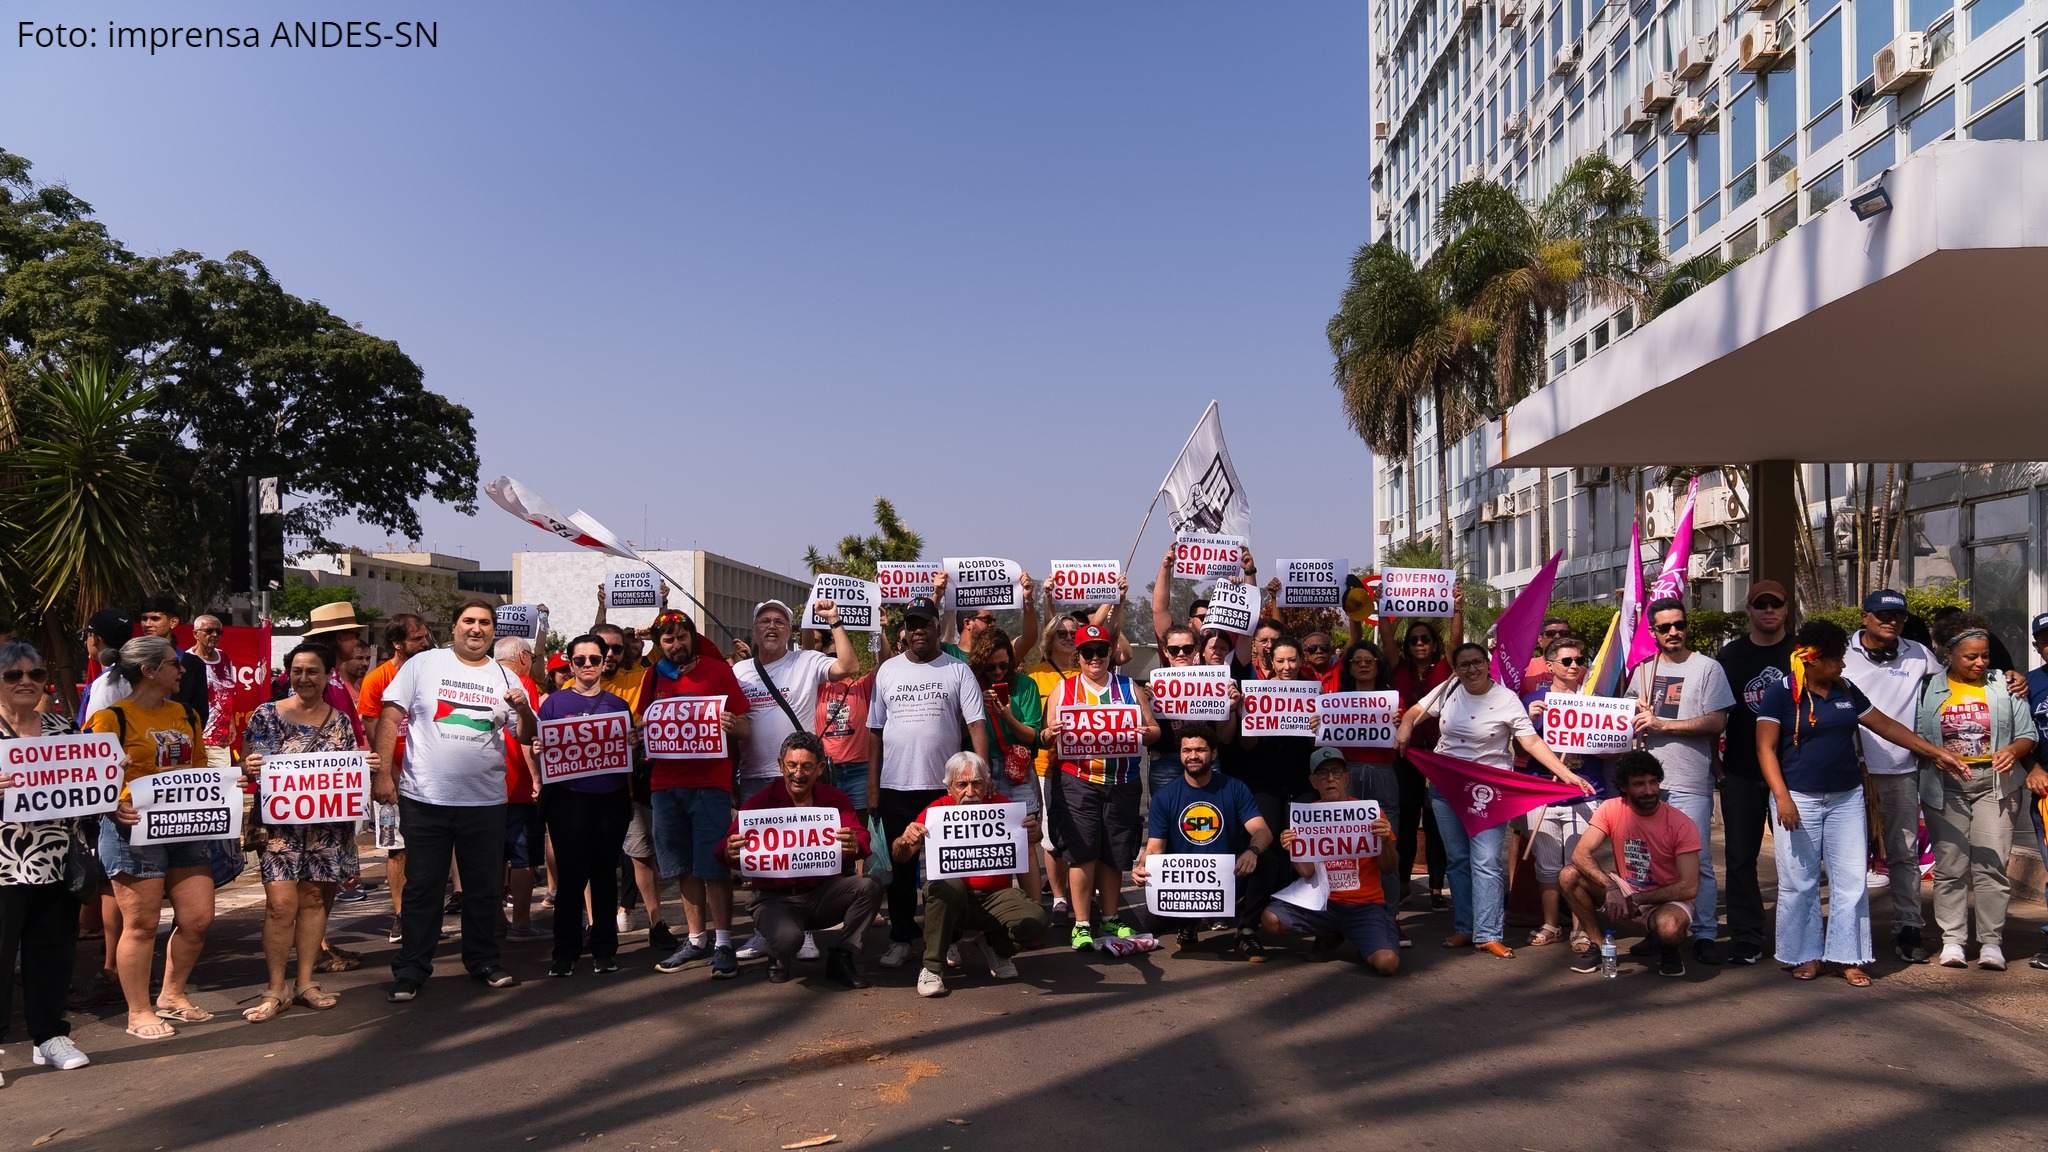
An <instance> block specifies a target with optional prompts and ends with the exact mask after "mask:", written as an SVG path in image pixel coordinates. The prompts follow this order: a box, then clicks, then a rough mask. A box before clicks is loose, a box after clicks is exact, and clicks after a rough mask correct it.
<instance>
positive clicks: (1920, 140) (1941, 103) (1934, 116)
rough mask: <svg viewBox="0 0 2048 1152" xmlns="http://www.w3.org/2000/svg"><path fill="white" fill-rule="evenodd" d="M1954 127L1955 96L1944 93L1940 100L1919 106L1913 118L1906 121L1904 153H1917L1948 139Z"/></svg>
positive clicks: (1951, 93) (1950, 93)
mask: <svg viewBox="0 0 2048 1152" xmlns="http://www.w3.org/2000/svg"><path fill="white" fill-rule="evenodd" d="M1955 126H1956V94H1955V93H1954V92H1945V93H1943V94H1942V97H1941V99H1939V100H1936V101H1933V102H1931V103H1925V104H1922V105H1921V106H1920V110H1919V111H1918V112H1915V113H1913V118H1912V119H1911V120H1908V121H1906V151H1907V153H1909V154H1910V153H1914V152H1918V151H1919V150H1921V149H1922V148H1925V147H1927V146H1928V145H1929V144H1932V143H1934V142H1935V141H1937V140H1943V139H1946V138H1947V137H1948V134H1949V133H1950V132H1953V131H1954V130H1955Z"/></svg>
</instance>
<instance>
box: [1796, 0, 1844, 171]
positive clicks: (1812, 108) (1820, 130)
mask: <svg viewBox="0 0 2048 1152" xmlns="http://www.w3.org/2000/svg"><path fill="white" fill-rule="evenodd" d="M1801 56H1802V57H1803V59H1804V64H1805V68H1806V107H1807V110H1808V112H1809V113H1810V114H1811V115H1812V119H1811V120H1809V121H1808V122H1807V128H1806V147H1807V149H1808V150H1809V151H1811V150H1812V149H1815V148H1819V147H1820V146H1821V145H1823V144H1826V143H1827V142H1828V141H1830V140H1833V139H1834V138H1835V137H1837V136H1839V135H1841V134H1842V109H1841V103H1842V87H1843V86H1842V16H1841V13H1839V12H1837V13H1835V14H1833V15H1830V16H1829V17H1828V18H1827V19H1825V20H1823V21H1821V22H1820V24H1819V26H1817V27H1816V28H1814V30H1813V34H1812V35H1810V36H1808V37H1807V38H1806V44H1805V47H1804V48H1803V50H1802V51H1801Z"/></svg>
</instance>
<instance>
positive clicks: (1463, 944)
mask: <svg viewBox="0 0 2048 1152" xmlns="http://www.w3.org/2000/svg"><path fill="white" fill-rule="evenodd" d="M1443 946H1444V947H1445V948H1470V947H1471V946H1472V934H1471V933H1470V932H1453V933H1452V934H1450V935H1449V936H1446V937H1444V942H1443Z"/></svg>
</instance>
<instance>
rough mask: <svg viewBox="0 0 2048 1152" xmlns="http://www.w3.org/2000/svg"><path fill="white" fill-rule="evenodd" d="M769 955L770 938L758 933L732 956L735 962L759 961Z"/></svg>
mask: <svg viewBox="0 0 2048 1152" xmlns="http://www.w3.org/2000/svg"><path fill="white" fill-rule="evenodd" d="M767 954H768V938H767V937H766V936H763V935H761V934H760V933H759V932H756V933H754V934H753V935H752V936H749V937H747V942H746V943H745V944H742V945H740V946H739V949H738V950H737V951H735V952H734V953H733V954H732V955H733V959H735V960H759V959H760V958H761V957H763V956H766V955H767Z"/></svg>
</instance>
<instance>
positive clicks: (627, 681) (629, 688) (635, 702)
mask: <svg viewBox="0 0 2048 1152" xmlns="http://www.w3.org/2000/svg"><path fill="white" fill-rule="evenodd" d="M652 667H653V665H651V664H649V663H647V661H645V660H642V661H641V662H640V663H638V664H635V665H633V667H632V668H631V669H630V670H629V669H625V668H621V669H619V670H618V671H617V672H616V673H614V674H612V675H610V676H606V677H603V678H601V679H599V680H598V682H597V686H598V687H599V688H602V689H604V690H605V691H606V692H609V693H611V694H612V695H614V696H617V697H618V698H619V699H621V700H624V701H625V702H626V707H628V708H631V709H632V710H633V719H635V720H638V719H639V718H640V708H641V704H640V693H641V691H642V690H643V689H644V688H645V687H646V685H647V673H648V671H649V670H650V669H651V668H652Z"/></svg>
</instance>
